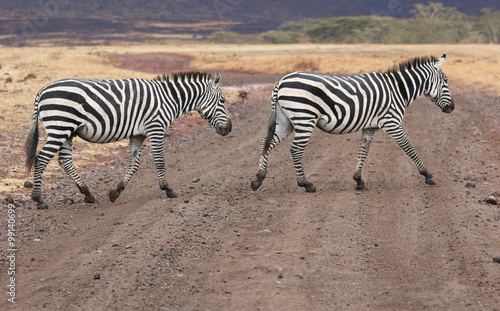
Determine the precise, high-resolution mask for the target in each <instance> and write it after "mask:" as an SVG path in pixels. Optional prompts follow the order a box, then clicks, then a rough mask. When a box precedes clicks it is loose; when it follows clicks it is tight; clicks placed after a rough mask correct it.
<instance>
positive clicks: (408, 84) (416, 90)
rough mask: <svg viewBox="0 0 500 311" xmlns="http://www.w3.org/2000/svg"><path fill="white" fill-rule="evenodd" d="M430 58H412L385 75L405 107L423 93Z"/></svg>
mask: <svg viewBox="0 0 500 311" xmlns="http://www.w3.org/2000/svg"><path fill="white" fill-rule="evenodd" d="M431 60H432V58H414V59H411V60H409V61H406V62H403V63H401V64H399V65H396V66H395V67H394V68H392V69H390V70H388V71H387V72H386V73H385V75H386V76H387V77H388V79H389V81H390V82H391V84H392V85H393V88H394V91H395V92H396V94H398V98H399V99H400V100H401V101H402V102H401V104H403V105H404V106H405V107H408V106H409V105H410V104H411V103H412V102H413V101H414V100H415V99H416V98H417V97H419V96H420V95H422V94H424V92H425V90H426V88H428V86H429V81H430V78H431V69H432V68H431V67H430V66H431Z"/></svg>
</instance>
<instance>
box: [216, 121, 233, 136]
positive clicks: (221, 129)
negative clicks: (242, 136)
mask: <svg viewBox="0 0 500 311" xmlns="http://www.w3.org/2000/svg"><path fill="white" fill-rule="evenodd" d="M232 129H233V125H232V122H231V119H229V118H228V119H227V122H226V126H225V127H222V126H218V127H216V128H215V131H216V132H217V134H219V135H222V136H226V135H227V134H229V133H231V130H232Z"/></svg>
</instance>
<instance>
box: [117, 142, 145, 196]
mask: <svg viewBox="0 0 500 311" xmlns="http://www.w3.org/2000/svg"><path fill="white" fill-rule="evenodd" d="M144 139H146V137H145V136H132V137H130V158H129V162H128V170H127V174H125V177H124V178H123V180H122V181H120V182H119V183H118V185H117V186H116V189H115V190H111V191H109V200H110V201H111V202H115V201H116V199H118V197H119V196H120V194H121V193H122V191H123V190H125V187H126V186H127V184H128V182H129V181H130V179H131V178H132V176H134V174H135V172H137V169H138V168H139V165H140V163H141V151H142V144H143V143H144Z"/></svg>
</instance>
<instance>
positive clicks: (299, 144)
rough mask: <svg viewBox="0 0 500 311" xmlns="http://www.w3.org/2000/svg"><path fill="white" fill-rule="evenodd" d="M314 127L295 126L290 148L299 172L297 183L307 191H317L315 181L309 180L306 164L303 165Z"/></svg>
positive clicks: (296, 169) (296, 170)
mask: <svg viewBox="0 0 500 311" xmlns="http://www.w3.org/2000/svg"><path fill="white" fill-rule="evenodd" d="M313 128H314V125H313V126H312V127H309V126H308V127H307V128H300V129H299V128H298V127H296V128H295V138H294V140H293V143H292V147H291V148H290V152H291V153H292V159H293V165H294V167H295V172H296V173H297V184H298V185H299V187H304V188H306V192H316V187H315V186H314V184H313V183H311V182H309V181H307V179H306V176H305V173H304V166H303V165H302V158H303V157H304V150H305V148H306V146H307V143H308V142H309V139H310V138H311V134H312V130H313Z"/></svg>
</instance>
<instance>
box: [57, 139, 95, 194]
mask: <svg viewBox="0 0 500 311" xmlns="http://www.w3.org/2000/svg"><path fill="white" fill-rule="evenodd" d="M72 153H73V141H72V139H71V138H68V140H66V141H65V142H64V143H63V145H62V146H61V148H60V149H59V159H58V162H59V165H60V166H61V167H62V168H63V169H64V171H65V172H66V174H67V175H68V176H70V177H71V178H72V179H73V181H74V182H75V184H76V185H77V186H78V190H80V193H82V194H84V195H85V198H84V201H85V202H87V203H95V198H94V196H93V195H92V193H90V190H89V188H88V187H87V185H85V183H84V182H83V180H82V178H81V177H80V175H78V173H77V172H76V171H75V167H74V166H73V156H72Z"/></svg>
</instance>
